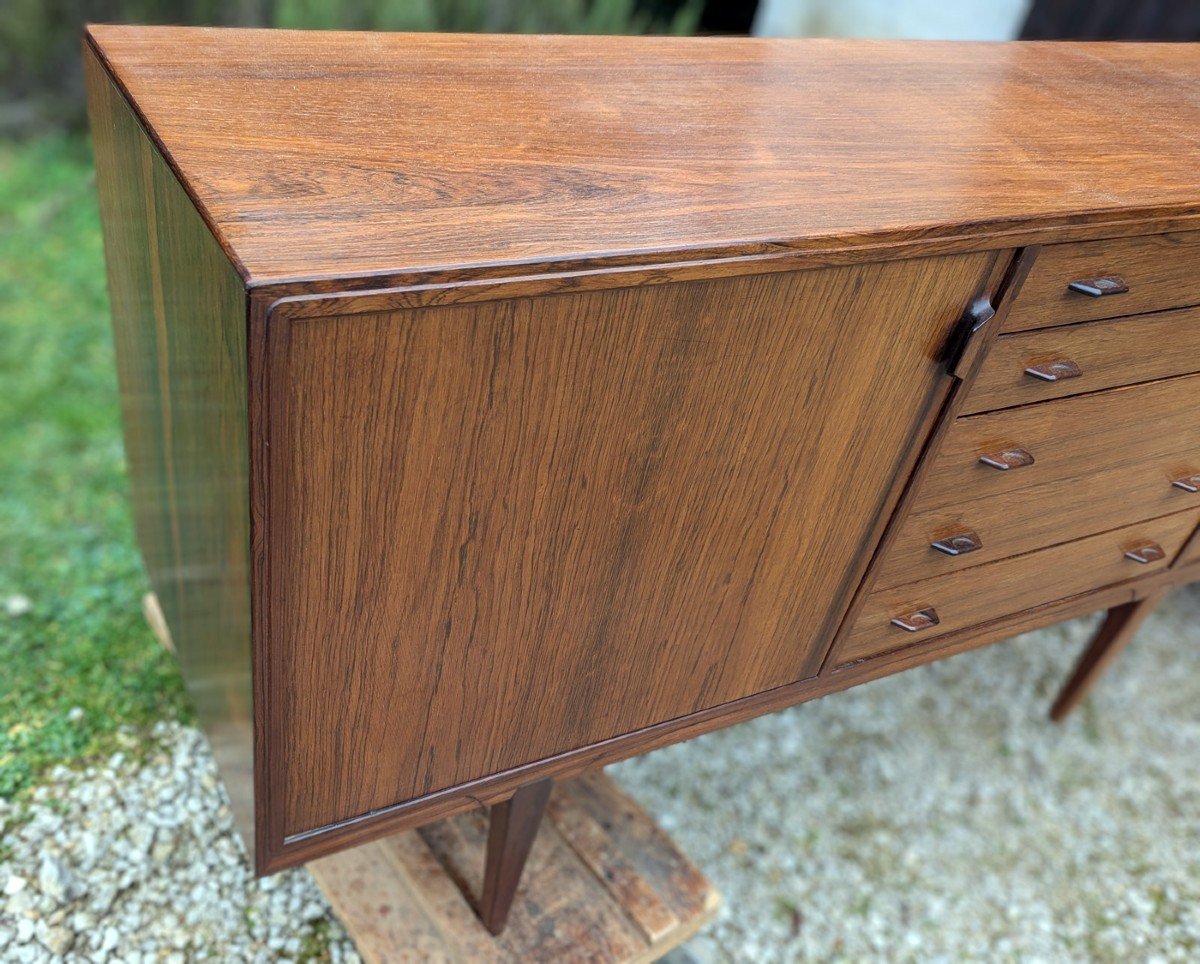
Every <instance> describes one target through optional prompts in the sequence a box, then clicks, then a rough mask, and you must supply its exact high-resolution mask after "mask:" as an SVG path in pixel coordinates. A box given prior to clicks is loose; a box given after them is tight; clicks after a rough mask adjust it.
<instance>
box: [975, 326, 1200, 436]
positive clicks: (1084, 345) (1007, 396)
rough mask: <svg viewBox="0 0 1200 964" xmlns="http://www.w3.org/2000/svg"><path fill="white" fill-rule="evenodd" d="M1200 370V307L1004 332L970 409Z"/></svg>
mask: <svg viewBox="0 0 1200 964" xmlns="http://www.w3.org/2000/svg"><path fill="white" fill-rule="evenodd" d="M1197 371H1200V308H1188V309H1183V310H1181V311H1167V312H1162V313H1159V314H1154V315H1140V316H1135V317H1133V318H1121V319H1118V320H1116V321H1094V322H1088V323H1085V324H1079V325H1068V326H1065V327H1061V328H1050V329H1047V330H1044V331H1028V332H1018V333H1015V334H1010V335H1001V336H1000V337H999V338H997V339H996V342H995V343H994V344H993V345H992V347H991V349H990V350H989V351H988V355H987V358H986V359H985V361H984V363H983V366H982V368H981V369H980V371H979V374H978V375H977V376H976V378H975V382H974V384H973V385H972V387H971V394H970V396H969V397H968V398H967V401H966V405H965V406H964V408H963V412H964V414H971V413H974V412H984V411H989V410H992V409H998V408H1008V407H1011V406H1015V405H1025V404H1028V403H1029V402H1040V401H1045V400H1046V399H1051V398H1062V397H1065V396H1067V395H1080V394H1083V393H1085V392H1094V391H1100V390H1102V389H1106V388H1115V387H1117V386H1119V385H1133V384H1136V383H1138V382H1148V381H1153V380H1155V379H1159V378H1168V377H1170V376H1173V375H1187V374H1190V373H1192V372H1197Z"/></svg>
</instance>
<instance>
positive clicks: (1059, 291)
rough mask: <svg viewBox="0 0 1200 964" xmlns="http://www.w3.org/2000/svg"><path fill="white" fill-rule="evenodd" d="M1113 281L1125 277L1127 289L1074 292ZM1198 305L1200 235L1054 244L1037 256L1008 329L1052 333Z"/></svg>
mask: <svg viewBox="0 0 1200 964" xmlns="http://www.w3.org/2000/svg"><path fill="white" fill-rule="evenodd" d="M1108 278H1120V279H1121V281H1122V282H1123V283H1124V285H1125V286H1126V287H1127V288H1128V290H1127V291H1124V292H1121V293H1112V294H1103V295H1101V296H1099V297H1093V296H1092V295H1089V294H1084V293H1081V292H1079V291H1074V290H1072V289H1071V288H1070V287H1069V286H1070V285H1071V283H1072V282H1083V283H1086V282H1089V281H1092V280H1096V279H1108ZM1102 287H1104V286H1103V285H1102ZM1196 304H1200V232H1195V231H1193V232H1188V233H1185V234H1156V235H1150V236H1147V237H1142V238H1114V239H1112V240H1108V241H1084V242H1081V243H1076V244H1051V245H1047V246H1046V247H1044V248H1043V249H1042V250H1041V251H1040V252H1039V253H1038V257H1037V260H1036V261H1035V262H1034V264H1033V268H1032V269H1031V270H1030V272H1029V277H1028V278H1026V280H1025V284H1024V285H1023V286H1022V288H1021V292H1020V294H1019V295H1018V297H1017V300H1016V301H1015V302H1014V303H1013V306H1012V310H1011V311H1010V312H1009V314H1008V317H1007V319H1006V320H1005V323H1004V329H1005V330H1006V331H1020V330H1025V329H1029V328H1049V327H1052V326H1054V325H1069V324H1072V323H1074V322H1077V321H1094V320H1095V319H1097V318H1117V317H1119V316H1121V315H1134V314H1138V313H1139V312H1143V311H1161V310H1162V309H1164V308H1183V307H1185V306H1187V305H1196Z"/></svg>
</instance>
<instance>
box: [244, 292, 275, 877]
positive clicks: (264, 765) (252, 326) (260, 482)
mask: <svg viewBox="0 0 1200 964" xmlns="http://www.w3.org/2000/svg"><path fill="white" fill-rule="evenodd" d="M270 307H271V306H270V302H269V301H267V300H266V299H264V298H262V297H260V296H259V295H258V294H257V293H255V292H253V291H251V292H250V296H249V309H248V312H247V317H248V331H247V334H246V348H247V356H248V357H247V359H246V375H247V382H248V384H247V390H246V395H247V403H248V424H249V447H250V451H249V466H250V576H251V578H250V627H251V639H252V641H253V644H252V659H251V662H252V665H253V669H252V679H253V687H254V800H255V807H254V827H255V836H256V837H257V839H258V841H259V846H258V847H257V849H256V851H255V858H256V860H255V869H256V870H257V872H258V873H259V874H265V873H267V872H268V867H269V865H270V860H271V858H272V855H273V854H274V853H275V852H277V851H278V850H279V849H280V848H281V847H282V844H283V830H282V828H281V827H277V826H276V824H277V822H278V821H277V818H276V817H275V810H276V808H275V807H273V806H272V800H274V799H278V798H277V796H276V794H277V793H278V792H279V790H277V789H276V788H275V787H273V786H272V778H271V773H272V770H271V766H270V763H269V760H270V747H271V740H270V730H269V715H268V713H267V707H268V706H269V705H270V698H271V686H270V679H271V677H270V651H269V646H268V642H267V641H268V640H270V638H271V625H270V620H271V607H270V606H269V605H268V599H269V598H270V597H269V595H268V586H269V585H270V571H269V565H268V557H269V553H268V551H267V547H268V544H269V543H268V540H269V529H268V526H267V520H268V518H269V515H268V512H267V506H268V505H269V504H270V503H269V501H268V496H269V493H270V478H269V467H270V459H269V458H268V433H267V426H268V425H270V409H269V402H270V392H268V391H267V379H268V368H267V318H268V316H269V314H270ZM280 789H281V788H280Z"/></svg>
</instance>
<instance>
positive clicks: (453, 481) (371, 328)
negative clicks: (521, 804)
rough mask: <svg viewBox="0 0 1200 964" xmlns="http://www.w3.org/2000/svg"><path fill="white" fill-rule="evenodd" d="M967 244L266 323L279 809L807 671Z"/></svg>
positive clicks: (398, 793)
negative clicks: (907, 255)
mask: <svg viewBox="0 0 1200 964" xmlns="http://www.w3.org/2000/svg"><path fill="white" fill-rule="evenodd" d="M993 260H994V259H993V257H992V256H991V255H970V256H963V257H957V258H946V259H932V260H927V261H906V262H895V263H892V264H887V265H877V266H869V267H859V268H844V269H831V270H827V271H814V272H800V273H796V274H793V275H765V276H761V277H748V278H741V279H733V280H728V281H721V282H714V283H711V284H688V285H679V286H670V285H660V286H654V287H649V288H645V289H631V290H622V291H616V292H607V293H598V294H583V295H570V296H565V295H564V296H560V297H557V298H541V299H534V300H517V301H513V302H498V303H495V304H485V305H480V306H464V307H452V308H437V309H424V310H422V311H419V312H414V313H398V314H392V315H379V316H373V315H358V316H353V317H349V318H342V319H327V320H321V321H307V320H305V321H297V322H292V323H290V324H286V325H285V324H281V323H280V320H279V319H275V320H273V321H272V322H271V324H270V325H269V328H270V331H271V337H272V339H274V341H273V347H272V349H271V364H270V369H271V378H272V387H271V399H272V400H271V403H270V410H271V413H272V415H271V417H272V420H273V422H272V437H271V442H270V452H271V456H270V457H271V470H270V475H271V479H272V487H271V499H270V515H271V519H272V538H271V545H270V553H271V557H272V560H273V561H272V569H271V577H270V586H271V588H270V590H269V593H268V595H269V598H270V599H271V601H272V605H273V607H274V611H273V616H272V619H271V626H272V641H271V646H270V647H269V656H270V660H271V661H270V663H269V664H268V665H267V666H266V667H264V669H263V674H264V675H265V677H266V678H268V679H271V680H272V681H274V682H273V686H274V687H275V688H274V690H273V692H272V693H271V694H270V695H269V697H268V699H269V701H270V707H269V708H268V712H269V714H270V719H271V736H270V739H271V746H270V747H269V756H270V768H271V770H272V771H273V772H275V773H278V774H281V775H283V782H282V784H281V789H280V796H279V799H281V800H282V801H283V802H282V804H281V811H282V813H283V828H282V830H283V833H282V836H285V837H295V836H296V835H299V834H303V833H305V832H307V831H312V830H315V829H317V828H320V827H323V826H326V825H328V824H333V823H336V822H338V821H342V820H346V819H349V818H354V817H358V816H359V815H362V814H365V813H368V812H371V811H375V810H378V809H380V808H383V807H389V806H393V805H395V804H398V803H402V802H403V801H406V800H411V799H413V798H415V797H419V796H421V795H422V794H428V793H431V792H434V791H438V790H441V789H443V788H446V787H450V786H453V785H455V784H458V783H463V782H467V781H471V780H474V779H477V778H479V777H482V776H486V775H488V774H491V773H495V772H498V771H501V770H504V769H507V768H510V767H515V766H519V765H521V764H526V763H530V762H532V761H535V760H538V759H540V758H543V757H548V756H552V755H554V754H557V753H560V752H562V751H564V750H567V749H569V748H571V747H573V746H581V745H584V744H588V743H593V742H596V741H598V740H604V739H608V738H610V737H614V736H617V735H619V734H620V733H623V732H627V731H629V730H635V729H640V728H643V727H645V726H648V725H651V724H653V723H656V722H659V721H662V720H668V719H671V718H673V717H676V716H681V715H685V714H688V713H692V712H695V711H697V710H699V709H703V708H705V707H709V706H714V705H717V704H720V703H723V702H727V701H729V700H734V699H738V698H740V697H743V696H746V695H748V694H750V693H752V692H756V691H759V690H762V689H769V688H772V687H775V686H779V685H782V684H784V683H788V682H791V681H793V680H796V679H800V678H803V677H805V676H808V675H812V674H813V673H815V672H816V670H817V668H818V667H819V666H820V663H821V660H822V657H823V655H824V650H825V647H827V645H828V643H829V640H830V638H831V636H832V633H833V631H834V629H835V628H836V626H837V624H838V621H839V619H840V617H841V613H842V611H843V610H844V607H845V603H846V601H847V600H848V598H849V594H850V592H851V591H852V590H853V587H854V586H855V585H856V584H857V582H858V580H859V579H860V578H861V576H862V573H863V571H864V570H865V567H866V563H867V559H868V558H869V555H870V551H871V547H872V546H873V545H874V542H875V540H876V539H877V538H878V534H879V532H880V531H881V528H882V525H883V524H884V522H885V521H886V518H887V516H888V514H889V513H890V511H891V508H892V506H893V505H894V500H895V497H896V495H895V493H896V492H897V491H898V486H899V483H900V481H901V480H902V479H903V478H904V477H905V476H906V474H907V472H908V471H909V470H910V468H911V463H912V459H913V458H915V454H916V452H915V449H916V448H918V447H919V444H920V442H921V440H922V438H923V437H924V435H925V434H926V433H927V432H928V428H929V424H930V423H931V420H932V417H933V415H934V414H935V413H936V411H937V409H938V408H939V406H940V404H941V402H942V399H943V398H944V396H945V394H946V392H947V391H948V390H949V387H950V379H949V378H948V377H947V376H946V375H945V374H944V369H943V367H942V366H941V365H940V364H939V363H938V358H939V355H940V352H941V346H942V344H943V342H944V341H945V339H946V336H947V333H948V332H949V330H950V328H951V326H952V324H953V322H954V321H955V320H956V319H957V317H958V315H959V313H960V312H961V311H962V310H963V307H964V306H965V305H966V304H967V302H968V301H969V299H970V298H971V297H972V296H973V295H974V293H975V291H976V290H977V289H978V287H979V286H980V285H981V284H982V283H983V279H984V277H986V275H987V274H988V272H989V270H990V267H991V265H992V262H993ZM600 319H602V322H601V321H600ZM826 371H846V372H854V373H855V376H856V377H853V378H851V377H846V378H834V379H828V378H825V377H823V375H824V373H825V372H826ZM276 480H280V481H276ZM800 485H802V486H803V495H802V497H799V496H797V495H794V494H793V493H794V491H796V492H798V491H799V490H794V489H793V487H794V486H800ZM494 733H503V734H504V739H503V740H496V739H491V738H485V737H486V735H488V734H494ZM381 734H398V735H399V734H404V735H405V736H404V738H399V737H397V738H395V739H392V738H386V737H385V738H381V736H380V735H381ZM412 734H415V735H416V736H415V738H414V737H412V736H411V735H412ZM296 852H298V848H293V853H296Z"/></svg>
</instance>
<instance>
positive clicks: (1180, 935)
mask: <svg viewBox="0 0 1200 964" xmlns="http://www.w3.org/2000/svg"><path fill="white" fill-rule="evenodd" d="M1093 625H1094V620H1092V621H1087V622H1075V623H1070V624H1065V625H1063V626H1061V627H1054V628H1052V629H1049V630H1045V631H1042V632H1039V633H1033V634H1030V635H1028V636H1026V637H1023V638H1021V639H1019V640H1016V641H1013V642H1010V643H1006V644H999V645H996V646H993V647H989V648H987V649H985V650H982V651H978V652H975V653H971V654H964V655H962V656H958V657H955V658H953V659H950V660H946V661H943V662H941V663H937V664H934V665H932V666H928V667H924V668H921V669H917V670H911V671H909V672H907V673H904V674H901V675H900V676H897V677H893V678H891V679H888V680H882V681H879V682H876V683H872V684H869V685H867V686H863V687H858V688H856V689H854V690H851V691H848V692H846V693H841V694H837V695H835V696H833V697H831V698H829V699H825V700H819V701H816V702H813V703H809V704H806V705H803V706H799V707H796V708H794V709H791V710H787V711H785V712H782V713H777V714H774V715H772V716H768V717H763V718H762V719H759V720H754V721H751V722H749V723H745V724H742V725H741V726H738V727H734V728H732V729H729V730H724V731H721V732H718V733H713V734H710V735H708V736H705V737H702V738H700V739H698V740H693V741H691V742H689V743H684V744H680V745H678V746H674V747H668V748H666V749H664V750H660V751H657V752H655V753H652V754H650V755H649V756H646V757H642V758H639V759H635V760H630V761H628V762H626V763H623V764H620V765H619V766H617V767H614V768H613V772H614V775H615V776H617V778H618V779H619V780H620V781H621V782H622V783H623V784H624V785H625V786H626V787H627V788H628V789H629V790H630V791H631V792H633V794H634V795H635V796H636V797H637V798H638V799H639V800H640V801H641V802H642V803H643V805H645V806H646V807H647V808H648V809H649V810H650V811H651V812H652V813H654V814H655V816H656V817H657V818H658V819H659V821H660V823H661V824H662V825H663V826H664V827H665V828H667V829H668V830H669V831H670V832H671V834H672V835H673V836H674V837H675V839H676V840H677V841H678V842H679V844H680V845H681V846H682V848H683V849H684V850H685V851H686V852H688V853H689V854H691V856H692V857H693V859H695V861H696V862H697V863H698V864H699V866H700V867H701V868H703V869H704V871H705V872H706V873H707V874H708V875H709V876H710V877H711V878H712V879H713V881H714V883H715V884H716V885H717V887H718V888H719V889H720V890H721V892H722V893H723V895H724V897H725V909H724V910H723V911H722V913H721V916H720V917H719V918H718V920H717V921H716V922H715V923H714V924H713V925H711V926H710V927H708V928H706V929H705V930H704V931H703V932H702V933H701V934H700V935H698V936H697V937H696V938H695V939H693V940H692V941H691V942H689V944H688V945H687V947H685V948H684V949H682V950H681V951H680V952H677V953H676V954H675V955H674V957H673V958H672V959H673V960H674V961H691V962H696V964H716V962H720V961H738V962H742V961H754V962H758V961H763V962H772V961H789V962H790V961H830V960H838V961H879V962H893V961H921V962H926V961H931V962H957V961H961V960H988V961H991V960H1021V961H1052V962H1053V961H1075V960H1089V961H1099V962H1114V964H1116V962H1121V964H1125V962H1128V961H1161V962H1168V964H1170V962H1185V961H1195V960H1197V959H1198V956H1200V951H1198V948H1200V714H1198V713H1197V709H1196V707H1197V705H1200V645H1198V640H1197V637H1198V634H1200V591H1197V589H1195V588H1193V589H1189V590H1185V591H1181V592H1178V593H1175V594H1174V595H1173V596H1172V597H1170V599H1169V600H1168V601H1167V603H1166V604H1165V605H1164V606H1163V607H1162V609H1161V610H1160V611H1159V612H1158V613H1156V614H1155V615H1154V616H1152V617H1151V618H1150V619H1149V620H1148V621H1147V623H1146V625H1145V626H1144V627H1143V629H1142V631H1141V633H1140V634H1139V637H1138V639H1137V641H1136V642H1135V644H1134V645H1133V646H1132V647H1131V648H1130V649H1129V650H1128V651H1127V652H1126V653H1125V654H1124V655H1122V657H1121V659H1120V660H1119V661H1118V663H1117V665H1116V666H1115V667H1114V669H1113V671H1112V672H1111V673H1110V674H1109V675H1108V676H1107V677H1106V678H1105V679H1104V680H1103V681H1102V682H1101V684H1100V686H1099V688H1098V689H1097V691H1096V693H1095V695H1094V696H1093V697H1092V698H1091V699H1089V700H1088V701H1087V702H1085V704H1084V705H1083V706H1081V707H1080V708H1079V710H1077V711H1076V714H1075V716H1074V717H1073V718H1072V719H1071V720H1069V721H1068V722H1067V723H1066V724H1065V725H1064V726H1061V727H1056V726H1053V725H1051V724H1049V723H1048V722H1047V721H1046V719H1045V712H1046V709H1047V707H1048V706H1049V702H1050V700H1051V698H1052V697H1053V694H1054V692H1055V690H1056V688H1057V686H1058V685H1059V684H1060V683H1061V681H1062V680H1063V678H1064V677H1065V675H1066V672H1067V670H1068V669H1069V667H1070V665H1071V663H1072V662H1073V660H1074V657H1075V656H1076V654H1077V652H1078V650H1079V648H1080V646H1081V645H1082V644H1083V643H1084V641H1085V640H1086V637H1087V632H1088V631H1089V630H1090V628H1091V627H1092V626H1093ZM127 737H128V745H127V750H126V752H123V753H122V752H118V753H115V754H113V755H112V756H111V757H110V758H109V759H108V760H107V761H105V762H104V763H102V764H100V763H94V764H90V765H89V766H88V767H87V768H86V769H82V770H71V769H69V768H66V767H58V768H55V770H54V771H53V772H52V773H51V774H50V776H49V779H48V780H47V781H46V782H45V783H44V784H43V786H41V787H39V788H38V791H37V792H36V793H34V794H33V802H32V803H31V804H30V806H29V814H28V820H27V821H26V822H25V823H24V825H23V826H21V827H20V829H19V830H18V831H17V832H16V833H12V834H9V837H8V840H7V841H6V842H7V843H8V844H9V847H10V854H11V855H10V857H9V858H8V859H7V861H6V862H4V863H0V880H4V881H5V885H4V898H5V900H4V903H3V905H2V907H3V909H2V911H0V950H2V951H3V953H2V954H0V959H2V960H4V961H8V960H13V961H17V962H23V961H30V962H42V961H51V960H56V959H65V960H69V961H75V960H80V961H84V960H88V961H91V960H94V961H125V962H138V961H147V962H149V961H155V962H159V961H191V960H196V959H213V960H222V961H225V960H228V961H262V962H274V961H283V960H298V959H301V958H302V956H303V951H304V949H305V947H306V941H309V940H310V939H315V937H314V935H316V934H318V933H320V934H323V935H324V937H323V939H324V940H327V942H328V943H327V947H326V950H327V954H328V959H329V960H331V961H334V962H354V961H357V960H358V956H357V954H356V953H355V951H354V947H353V945H352V944H351V943H350V941H349V939H348V938H347V936H346V934H345V932H344V930H343V929H342V928H341V926H340V925H339V924H338V923H337V921H336V919H334V918H333V917H332V915H331V912H330V910H329V908H328V905H327V904H326V902H325V900H324V897H323V896H322V895H321V893H320V891H319V890H318V889H317V887H316V886H315V884H314V883H313V881H312V878H311V877H310V876H309V874H308V873H307V871H304V870H297V871H289V872H285V873H283V874H279V875H277V876H275V877H269V878H267V879H265V880H262V881H256V880H255V879H254V878H253V875H252V873H251V870H250V868H249V866H248V863H247V860H246V856H245V854H244V852H243V850H242V848H241V844H240V842H239V840H238V839H237V837H236V835H235V832H234V829H233V824H232V818H231V816H230V811H229V806H228V802H227V801H226V800H225V798H224V795H223V792H222V791H221V789H220V783H219V781H218V780H217V778H216V774H215V770H214V767H213V763H212V759H211V756H210V754H209V752H208V746H207V744H206V742H205V741H204V738H203V737H202V735H201V734H200V733H199V732H198V731H196V730H194V729H191V728H188V727H181V726H178V725H174V724H159V725H158V726H157V727H155V729H154V732H153V734H152V735H151V739H150V741H149V746H143V747H142V752H140V753H133V752H132V751H133V750H134V749H135V747H136V745H137V741H138V739H139V737H138V736H137V735H136V734H133V733H129V734H127ZM147 751H148V752H147ZM139 760H140V762H138V761H139ZM9 812H10V811H9V809H8V806H7V805H5V804H3V803H2V802H0V820H3V819H5V815H6V814H7V813H9Z"/></svg>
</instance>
